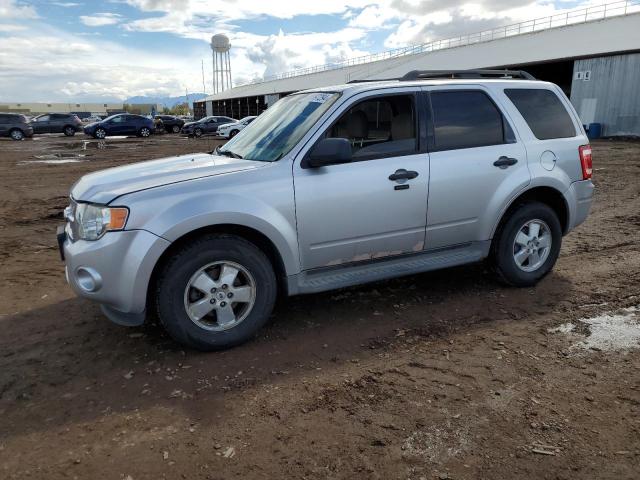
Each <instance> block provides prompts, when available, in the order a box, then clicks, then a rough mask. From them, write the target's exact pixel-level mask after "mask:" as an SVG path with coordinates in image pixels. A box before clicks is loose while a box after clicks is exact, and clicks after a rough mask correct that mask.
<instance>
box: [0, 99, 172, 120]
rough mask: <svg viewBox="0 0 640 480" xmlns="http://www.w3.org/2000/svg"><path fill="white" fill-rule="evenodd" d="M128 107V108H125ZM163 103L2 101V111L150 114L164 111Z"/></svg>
mask: <svg viewBox="0 0 640 480" xmlns="http://www.w3.org/2000/svg"><path fill="white" fill-rule="evenodd" d="M125 107H126V108H125ZM162 107H163V106H162V105H159V104H155V103H144V104H131V105H125V104H124V103H29V102H22V103H4V102H0V112H4V113H22V114H24V115H29V116H33V115H40V114H42V113H74V114H76V115H78V116H79V117H80V118H85V117H89V116H99V117H106V116H108V115H114V114H116V113H122V112H124V111H125V109H126V110H127V111H128V112H129V113H135V114H138V115H150V114H151V113H152V112H154V113H155V112H162Z"/></svg>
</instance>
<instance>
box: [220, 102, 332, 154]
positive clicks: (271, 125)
mask: <svg viewBox="0 0 640 480" xmlns="http://www.w3.org/2000/svg"><path fill="white" fill-rule="evenodd" d="M338 97H339V94H337V93H330V92H315V93H299V94H295V95H290V96H288V97H285V98H283V99H282V100H279V101H278V102H276V103H275V104H274V105H273V106H272V107H270V108H269V109H267V111H266V112H264V113H263V114H262V115H260V116H259V117H258V118H256V119H255V120H254V121H253V122H251V125H249V126H247V127H246V128H244V129H243V130H242V132H241V133H239V134H238V135H237V136H235V137H233V138H232V139H231V140H229V141H228V142H227V143H226V144H225V145H224V147H222V148H220V149H219V150H218V152H219V153H220V154H222V155H225V154H227V155H229V156H231V155H233V156H234V157H236V158H245V159H247V160H260V161H263V162H275V161H276V160H280V159H281V158H282V157H283V156H285V155H286V154H287V153H289V151H290V150H291V149H292V148H293V147H294V146H295V145H296V143H298V141H299V140H300V139H301V138H302V137H303V135H304V134H305V133H307V132H308V131H309V129H310V128H311V127H312V126H313V124H314V123H316V121H317V120H318V119H319V118H320V117H321V116H322V114H324V112H326V111H327V110H328V109H329V107H330V106H331V105H332V104H333V103H334V102H335V101H336V100H337V98H338Z"/></svg>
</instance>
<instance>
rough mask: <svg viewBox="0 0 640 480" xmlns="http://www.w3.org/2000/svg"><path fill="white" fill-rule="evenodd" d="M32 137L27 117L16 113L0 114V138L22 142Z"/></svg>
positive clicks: (31, 129) (31, 128)
mask: <svg viewBox="0 0 640 480" xmlns="http://www.w3.org/2000/svg"><path fill="white" fill-rule="evenodd" d="M32 136H33V127H32V126H31V125H30V124H29V121H28V119H27V117H25V116H24V115H21V114H18V113H0V137H11V138H12V139H14V140H22V139H23V138H25V137H32Z"/></svg>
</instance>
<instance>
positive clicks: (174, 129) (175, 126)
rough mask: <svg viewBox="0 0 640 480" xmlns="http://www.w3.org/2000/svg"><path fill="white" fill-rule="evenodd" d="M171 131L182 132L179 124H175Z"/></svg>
mask: <svg viewBox="0 0 640 480" xmlns="http://www.w3.org/2000/svg"><path fill="white" fill-rule="evenodd" d="M171 131H172V132H173V133H180V126H179V125H174V126H173V127H172V128H171Z"/></svg>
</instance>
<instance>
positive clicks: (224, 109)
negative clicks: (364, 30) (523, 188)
mask: <svg viewBox="0 0 640 480" xmlns="http://www.w3.org/2000/svg"><path fill="white" fill-rule="evenodd" d="M639 32H640V0H635V1H620V2H615V3H610V4H607V5H602V6H596V7H589V8H588V9H582V10H576V11H572V12H568V13H563V14H560V15H554V16H551V17H545V18H540V19H535V20H530V21H528V22H522V23H519V24H514V25H507V26H505V27H500V28H497V29H493V30H488V31H484V32H477V33H472V34H468V35H462V36H460V37H455V38H451V39H446V40H438V41H435V42H431V43H428V44H424V45H418V46H412V47H408V48H403V49H397V50H393V51H389V52H383V53H380V54H376V55H371V56H367V57H360V58H356V59H350V60H347V61H345V62H342V63H339V64H329V65H321V66H317V67H311V68H308V69H303V70H298V71H293V72H285V73H282V74H280V75H278V76H277V78H273V79H267V80H266V81H262V82H260V83H251V84H246V85H241V86H237V87H235V88H233V89H230V90H226V91H224V92H220V93H218V94H216V95H211V96H209V97H207V98H206V99H205V100H204V101H202V102H200V103H199V104H198V109H197V114H198V113H199V116H204V115H205V114H207V115H229V116H233V117H236V118H240V117H243V116H245V115H255V114H256V113H260V112H261V111H263V110H264V109H266V108H267V107H268V106H269V105H270V104H271V103H273V102H274V101H276V100H277V99H278V98H280V97H281V96H284V95H286V94H289V93H291V92H295V91H299V90H304V89H308V88H315V87H325V86H329V85H335V84H341V83H346V82H349V81H352V80H364V79H382V78H397V77H401V76H402V75H404V74H405V73H407V72H408V71H411V70H449V69H473V68H503V67H505V68H506V67H509V68H523V69H525V70H528V71H529V72H530V73H532V74H533V75H534V76H536V77H537V78H540V79H543V80H549V81H553V82H554V83H557V84H558V85H560V86H561V87H562V88H563V90H564V91H565V92H566V93H567V95H569V96H571V92H572V90H573V89H574V88H573V87H574V84H575V82H576V81H584V76H581V78H580V79H577V78H576V74H577V72H576V71H575V62H576V61H577V60H581V59H595V58H601V57H607V56H612V55H620V54H622V55H626V54H630V53H633V52H640V33H639ZM634 58H635V56H633V57H632V59H633V61H632V62H631V64H632V65H631V66H630V67H629V66H627V67H628V68H630V69H631V71H632V72H633V71H636V66H635V64H636V60H635V59H634ZM628 63H629V62H622V63H621V64H625V65H626V64H628ZM637 64H638V66H640V57H638V60H637ZM616 65H618V63H616ZM587 81H593V82H596V81H600V82H606V81H607V78H606V76H605V78H599V79H596V78H592V77H589V79H588V80H587ZM639 83H640V78H637V77H636V78H635V85H638V84H639ZM592 85H593V84H592ZM581 90H584V89H581ZM623 93H624V92H621V94H623ZM636 98H637V95H636ZM573 100H574V99H573V98H572V101H573ZM581 101H582V99H577V102H578V103H580V102H581ZM574 104H576V103H575V102H574ZM576 107H577V108H578V109H580V105H579V104H576ZM589 108H590V109H592V105H591V106H590V107H589ZM637 108H638V109H640V105H637ZM632 113H633V112H632ZM592 120H594V121H597V120H598V119H597V118H593V119H592ZM634 122H635V121H631V123H632V124H633V123H634ZM603 123H610V122H603ZM627 123H629V122H628V121H627ZM634 128H635V127H634ZM605 133H607V132H606V128H605ZM616 133H618V134H620V133H621V132H608V133H607V134H616ZM622 133H624V132H622ZM626 133H632V132H626ZM634 134H638V135H640V119H638V125H637V132H635V133H634Z"/></svg>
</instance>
